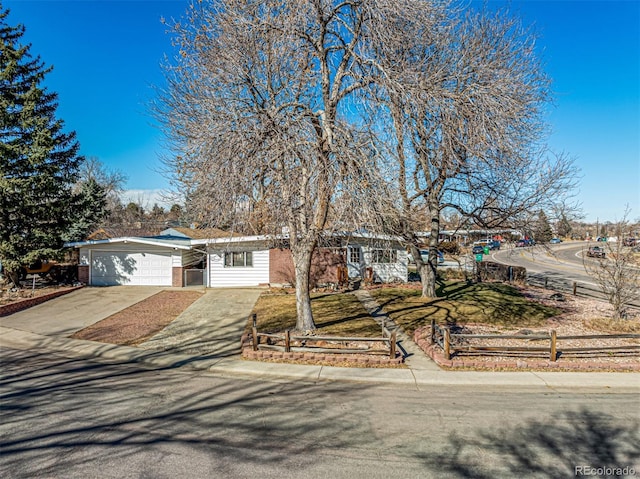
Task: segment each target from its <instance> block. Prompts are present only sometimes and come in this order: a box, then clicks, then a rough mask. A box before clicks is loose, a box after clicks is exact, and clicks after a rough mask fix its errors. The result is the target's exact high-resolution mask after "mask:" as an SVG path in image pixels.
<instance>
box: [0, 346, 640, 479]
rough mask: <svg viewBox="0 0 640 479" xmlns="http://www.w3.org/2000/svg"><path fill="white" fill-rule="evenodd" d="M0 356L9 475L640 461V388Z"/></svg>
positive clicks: (541, 466)
mask: <svg viewBox="0 0 640 479" xmlns="http://www.w3.org/2000/svg"><path fill="white" fill-rule="evenodd" d="M0 361H1V362H2V365H3V369H2V377H1V380H0V397H1V405H2V421H1V425H0V452H1V456H0V477H10V478H32V477H47V478H57V477H64V478H91V477H99V478H131V477H149V478H173V477H176V478H217V477H226V478H246V477H260V478H270V477H278V478H326V477H332V478H343V477H344V478H347V477H348V478H350V479H353V478H359V477H367V478H388V477H402V478H424V477H427V478H428V477H438V478H440V477H479V478H483V477H486V478H490V477H491V478H495V477H498V478H499V477H505V478H506V477H509V478H512V477H533V476H535V477H548V478H559V477H573V476H574V474H573V473H574V467H576V466H592V467H598V466H611V467H614V466H620V467H625V466H633V467H635V469H636V471H640V436H639V432H638V431H639V424H638V420H639V417H638V415H639V408H638V394H637V389H635V390H626V389H625V388H614V389H603V388H598V389H580V388H579V387H577V388H575V389H574V390H573V391H572V392H567V390H566V389H564V390H562V391H561V390H556V389H554V388H552V387H544V386H536V387H523V386H504V387H501V386H483V385H471V386H445V387H443V386H439V385H433V386H432V387H426V388H423V390H421V391H419V390H416V389H415V388H413V387H410V386H408V385H400V386H391V385H387V386H380V385H371V384H361V383H360V384H356V383H345V382H313V381H301V380H287V381H284V380H283V381H266V380H258V379H254V380H248V379H238V378H223V377H218V376H215V375H213V374H211V373H208V372H202V371H188V370H184V369H164V370H163V369H155V370H153V369H147V368H144V367H141V366H139V365H136V364H134V363H121V364H107V363H102V362H99V361H95V360H86V359H84V360H83V359H72V358H65V357H62V356H59V355H57V354H55V353H51V352H47V353H37V352H34V351H31V352H29V351H18V350H13V349H10V348H4V349H3V350H2V351H1V352H0ZM630 379H631V375H630Z"/></svg>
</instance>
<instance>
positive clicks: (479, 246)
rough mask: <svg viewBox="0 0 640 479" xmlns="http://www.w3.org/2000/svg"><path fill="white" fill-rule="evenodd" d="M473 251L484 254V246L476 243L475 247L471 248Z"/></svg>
mask: <svg viewBox="0 0 640 479" xmlns="http://www.w3.org/2000/svg"><path fill="white" fill-rule="evenodd" d="M471 253H473V254H484V246H481V245H479V244H478V245H475V246H474V247H473V248H471Z"/></svg>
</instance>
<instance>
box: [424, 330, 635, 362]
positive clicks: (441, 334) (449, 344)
mask: <svg viewBox="0 0 640 479" xmlns="http://www.w3.org/2000/svg"><path fill="white" fill-rule="evenodd" d="M456 339H486V340H505V339H517V340H523V341H548V342H549V345H548V346H502V345H494V346H492V345H484V344H479V345H462V344H457V343H456V341H455V340H456ZM589 339H598V340H603V339H640V334H588V335H581V336H576V335H572V336H558V335H557V332H556V331H555V330H551V331H549V333H548V334H461V333H460V334H458V333H452V332H451V330H450V328H449V327H448V326H439V325H437V324H436V323H435V320H431V343H432V344H437V345H438V346H440V347H441V348H442V350H443V352H444V356H445V358H446V359H451V357H452V356H453V355H454V354H455V353H456V352H482V351H491V352H502V351H504V352H524V353H527V352H532V353H533V352H547V351H548V352H549V359H550V360H551V361H556V360H557V359H558V355H559V354H561V353H563V352H590V351H592V352H597V351H616V350H639V351H640V344H627V345H624V346H597V347H596V346H592V347H579V348H576V347H567V348H562V349H561V350H558V341H569V340H589Z"/></svg>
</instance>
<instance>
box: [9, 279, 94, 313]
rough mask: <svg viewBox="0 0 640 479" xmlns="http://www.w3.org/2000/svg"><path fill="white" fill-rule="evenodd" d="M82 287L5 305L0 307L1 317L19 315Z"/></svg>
mask: <svg viewBox="0 0 640 479" xmlns="http://www.w3.org/2000/svg"><path fill="white" fill-rule="evenodd" d="M80 288H82V286H76V287H74V288H67V289H61V290H60V291H54V292H53V293H49V294H43V295H42V296H36V297H34V298H26V299H23V300H21V301H16V302H15V303H9V304H4V305H2V306H0V316H8V315H9V314H13V313H17V312H18V311H22V310H23V309H27V308H30V307H32V306H35V305H37V304H40V303H44V302H45V301H49V300H50V299H53V298H57V297H58V296H62V295H63V294H68V293H71V292H72V291H75V290H76V289H80Z"/></svg>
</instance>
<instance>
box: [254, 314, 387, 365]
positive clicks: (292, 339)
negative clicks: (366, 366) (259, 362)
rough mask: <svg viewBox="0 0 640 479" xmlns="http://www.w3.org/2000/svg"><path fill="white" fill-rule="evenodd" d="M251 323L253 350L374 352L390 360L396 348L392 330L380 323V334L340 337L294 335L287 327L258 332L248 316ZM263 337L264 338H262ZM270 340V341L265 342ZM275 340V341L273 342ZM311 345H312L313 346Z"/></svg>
mask: <svg viewBox="0 0 640 479" xmlns="http://www.w3.org/2000/svg"><path fill="white" fill-rule="evenodd" d="M252 322H253V326H252V328H251V340H252V346H253V350H254V351H258V350H260V349H270V350H275V351H284V352H287V353H289V352H303V353H304V352H311V353H330V354H376V355H388V356H389V358H391V359H394V358H395V357H396V353H397V351H398V346H397V335H396V332H395V331H390V330H389V329H387V328H386V327H385V326H384V325H383V326H382V336H380V337H375V338H369V337H342V336H310V335H294V334H291V332H290V331H289V330H287V331H285V332H284V333H281V334H274V333H260V332H258V329H257V325H256V323H257V318H256V315H255V314H253V315H252ZM263 340H264V341H263ZM354 342H357V343H365V344H367V343H368V345H367V347H362V348H358V347H351V348H347V347H340V346H336V347H322V346H321V345H317V344H318V343H333V344H336V345H338V344H340V343H342V344H345V343H354ZM269 343H271V344H269ZM273 343H275V344H273ZM376 343H378V344H383V345H384V347H382V348H375V347H371V346H372V345H375V344H376ZM314 344H315V345H314Z"/></svg>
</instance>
